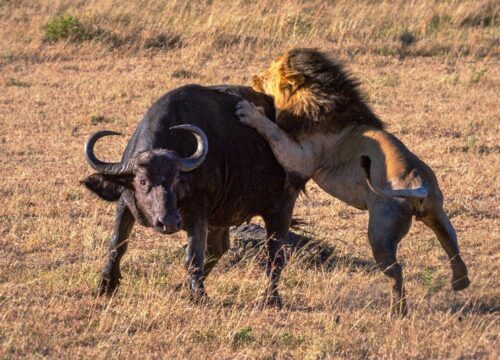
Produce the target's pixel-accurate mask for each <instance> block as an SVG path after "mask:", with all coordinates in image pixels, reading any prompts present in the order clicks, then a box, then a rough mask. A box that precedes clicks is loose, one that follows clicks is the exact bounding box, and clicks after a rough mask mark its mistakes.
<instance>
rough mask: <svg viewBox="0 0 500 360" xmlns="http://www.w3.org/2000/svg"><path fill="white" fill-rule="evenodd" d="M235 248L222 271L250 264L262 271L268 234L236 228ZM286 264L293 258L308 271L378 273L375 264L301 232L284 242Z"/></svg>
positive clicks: (292, 233)
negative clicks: (339, 268) (343, 269)
mask: <svg viewBox="0 0 500 360" xmlns="http://www.w3.org/2000/svg"><path fill="white" fill-rule="evenodd" d="M230 234H231V238H232V245H231V248H230V249H229V251H228V253H227V255H226V256H225V260H224V263H223V264H221V265H222V266H221V267H220V269H221V271H228V270H229V269H231V268H233V267H235V266H237V265H243V264H246V263H249V262H254V263H257V264H258V265H259V266H262V267H263V268H264V267H265V265H266V253H267V251H266V240H267V234H266V230H265V229H264V228H263V227H261V226H259V225H256V224H244V225H240V226H238V227H234V228H232V229H231V231H230ZM285 254H286V262H288V261H289V260H290V258H291V257H292V256H293V257H295V261H298V262H299V263H300V264H301V265H302V266H304V267H305V268H308V269H321V270H322V271H332V270H333V269H335V268H336V267H339V266H342V267H348V268H349V269H352V270H353V271H359V270H361V271H366V272H372V271H375V270H376V264H375V263H374V262H372V261H367V260H363V259H359V258H356V257H352V256H349V255H341V254H339V252H338V251H336V249H335V246H332V245H330V244H328V243H326V242H324V241H320V240H317V239H315V238H314V236H313V234H311V233H305V232H302V231H300V230H298V231H293V230H292V231H290V232H289V233H288V237H287V239H286V241H285Z"/></svg>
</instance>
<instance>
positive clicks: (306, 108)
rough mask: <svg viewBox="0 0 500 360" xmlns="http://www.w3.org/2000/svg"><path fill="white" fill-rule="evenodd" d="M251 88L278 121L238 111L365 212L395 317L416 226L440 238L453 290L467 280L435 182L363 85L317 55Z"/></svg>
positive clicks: (302, 171) (296, 58)
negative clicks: (402, 254) (403, 246)
mask: <svg viewBox="0 0 500 360" xmlns="http://www.w3.org/2000/svg"><path fill="white" fill-rule="evenodd" d="M252 82H253V84H252V85H253V88H254V90H256V91H259V92H262V93H265V94H267V95H269V96H271V97H273V98H274V105H275V108H276V119H273V120H270V119H268V118H266V116H265V115H264V114H263V112H262V111H261V110H260V109H258V108H256V107H254V106H253V105H251V104H250V103H248V102H246V101H241V102H240V103H239V104H238V105H237V107H236V114H237V115H238V117H239V118H240V121H241V122H242V123H243V124H246V125H249V126H251V127H253V128H255V129H256V130H257V131H258V132H259V133H260V134H261V135H262V136H263V137H264V138H265V139H266V140H267V142H268V143H269V145H270V147H271V149H272V151H273V153H274V155H275V157H276V159H277V160H278V162H279V163H280V164H281V165H282V166H283V167H284V169H285V170H286V171H287V172H288V173H291V174H295V175H299V176H300V177H302V178H303V179H313V180H314V181H315V182H316V183H317V184H318V185H319V187H320V188H322V189H323V190H324V191H326V192H327V193H328V194H330V195H332V196H333V197H335V198H337V199H340V200H342V201H343V202H345V203H347V204H349V205H352V206H354V207H356V208H358V209H362V210H368V212H369V225H368V239H369V242H370V245H371V248H372V252H373V256H374V258H375V261H376V262H377V265H378V266H379V268H380V269H381V270H382V272H383V273H384V274H385V275H387V276H388V277H389V278H391V279H392V280H393V281H394V287H393V289H394V291H393V300H394V301H392V306H391V307H392V309H393V310H395V311H396V312H399V313H401V314H403V315H404V314H406V313H407V302H406V296H405V290H404V285H403V271H402V267H401V265H400V264H399V263H398V261H397V256H396V255H397V254H396V253H397V246H398V243H399V242H400V241H401V239H402V238H403V237H404V236H405V235H406V234H407V233H408V231H409V229H410V226H411V223H412V218H413V216H415V218H416V220H419V221H422V222H423V223H424V224H425V225H427V226H428V227H430V228H431V229H432V230H433V231H434V233H435V234H436V236H437V238H438V240H439V243H440V244H441V247H442V248H443V249H444V251H445V252H446V254H447V256H448V258H449V260H450V264H451V270H452V281H451V284H452V288H453V290H455V291H458V290H462V289H465V288H467V287H468V286H469V284H470V280H469V277H468V273H467V267H466V265H465V263H464V261H463V260H462V257H461V256H460V251H459V247H458V242H457V236H456V233H455V230H454V228H453V226H452V224H451V222H450V220H449V218H448V216H447V215H446V213H445V212H444V210H443V194H442V192H441V190H440V188H439V185H438V181H437V179H436V175H435V174H434V172H433V171H432V170H431V168H430V167H429V166H427V165H426V164H425V163H424V162H423V161H422V160H420V159H419V158H418V157H417V156H416V155H415V154H413V153H412V152H411V151H410V150H408V148H407V147H406V146H405V145H404V144H403V143H402V142H401V141H400V140H398V139H397V138H396V137H395V136H394V135H392V134H390V133H389V132H387V131H386V130H385V126H384V123H383V122H382V121H381V120H380V119H379V118H378V117H377V116H376V115H375V114H374V112H373V111H372V110H371V109H370V107H369V106H368V105H367V102H366V101H365V100H364V98H363V96H362V94H361V92H360V90H359V83H358V81H357V80H355V79H354V78H353V77H352V76H351V75H350V74H349V73H348V72H346V71H345V70H344V68H343V67H342V66H341V65H340V64H339V63H337V62H336V61H335V60H333V59H331V58H330V57H329V56H327V55H326V54H325V53H323V52H321V51H318V50H316V49H304V48H297V49H292V50H290V51H288V52H286V53H285V54H284V55H282V56H280V57H279V58H277V59H276V60H275V61H273V62H272V64H271V65H270V66H269V68H268V69H266V70H264V71H262V72H261V73H259V74H258V75H256V76H254V77H253V80H252Z"/></svg>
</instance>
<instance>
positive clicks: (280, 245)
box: [261, 194, 297, 309]
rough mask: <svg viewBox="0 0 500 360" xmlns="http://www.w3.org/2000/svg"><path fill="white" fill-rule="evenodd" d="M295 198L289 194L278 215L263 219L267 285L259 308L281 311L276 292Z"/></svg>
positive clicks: (278, 295) (279, 298)
mask: <svg viewBox="0 0 500 360" xmlns="http://www.w3.org/2000/svg"><path fill="white" fill-rule="evenodd" d="M296 198H297V194H290V196H289V201H288V202H286V203H285V204H283V205H282V206H281V209H280V211H279V212H278V213H275V214H272V215H271V216H269V217H265V218H264V222H265V224H266V231H267V251H268V254H267V263H266V275H267V277H268V280H269V283H268V286H267V288H266V290H265V291H264V299H263V301H262V304H261V307H264V306H266V305H269V306H273V307H276V308H278V309H281V308H282V306H283V304H282V301H281V296H280V294H279V292H278V284H279V280H280V277H281V272H282V271H283V267H284V265H285V248H284V243H285V239H286V237H287V236H288V229H289V227H290V221H291V217H292V212H293V205H294V204H295V199H296ZM278 207H279V205H278Z"/></svg>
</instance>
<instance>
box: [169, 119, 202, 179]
mask: <svg viewBox="0 0 500 360" xmlns="http://www.w3.org/2000/svg"><path fill="white" fill-rule="evenodd" d="M170 129H171V130H177V129H181V130H188V131H191V132H192V133H193V135H194V136H195V138H196V141H197V142H198V146H197V148H196V151H195V152H194V154H193V155H191V156H190V157H187V158H182V159H181V165H180V168H181V171H183V172H189V171H193V170H194V169H196V168H197V167H198V166H200V165H201V164H202V163H203V161H204V160H205V157H206V156H207V153H208V139H207V136H206V135H205V133H204V132H203V131H202V130H201V129H200V128H199V127H197V126H194V125H190V124H184V125H178V126H173V127H171V128H170Z"/></svg>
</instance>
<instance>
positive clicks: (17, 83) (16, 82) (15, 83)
mask: <svg viewBox="0 0 500 360" xmlns="http://www.w3.org/2000/svg"><path fill="white" fill-rule="evenodd" d="M5 85H6V86H17V87H24V88H28V87H31V84H30V83H27V82H25V81H21V80H17V79H13V78H10V79H9V80H7V83H6V84H5Z"/></svg>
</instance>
